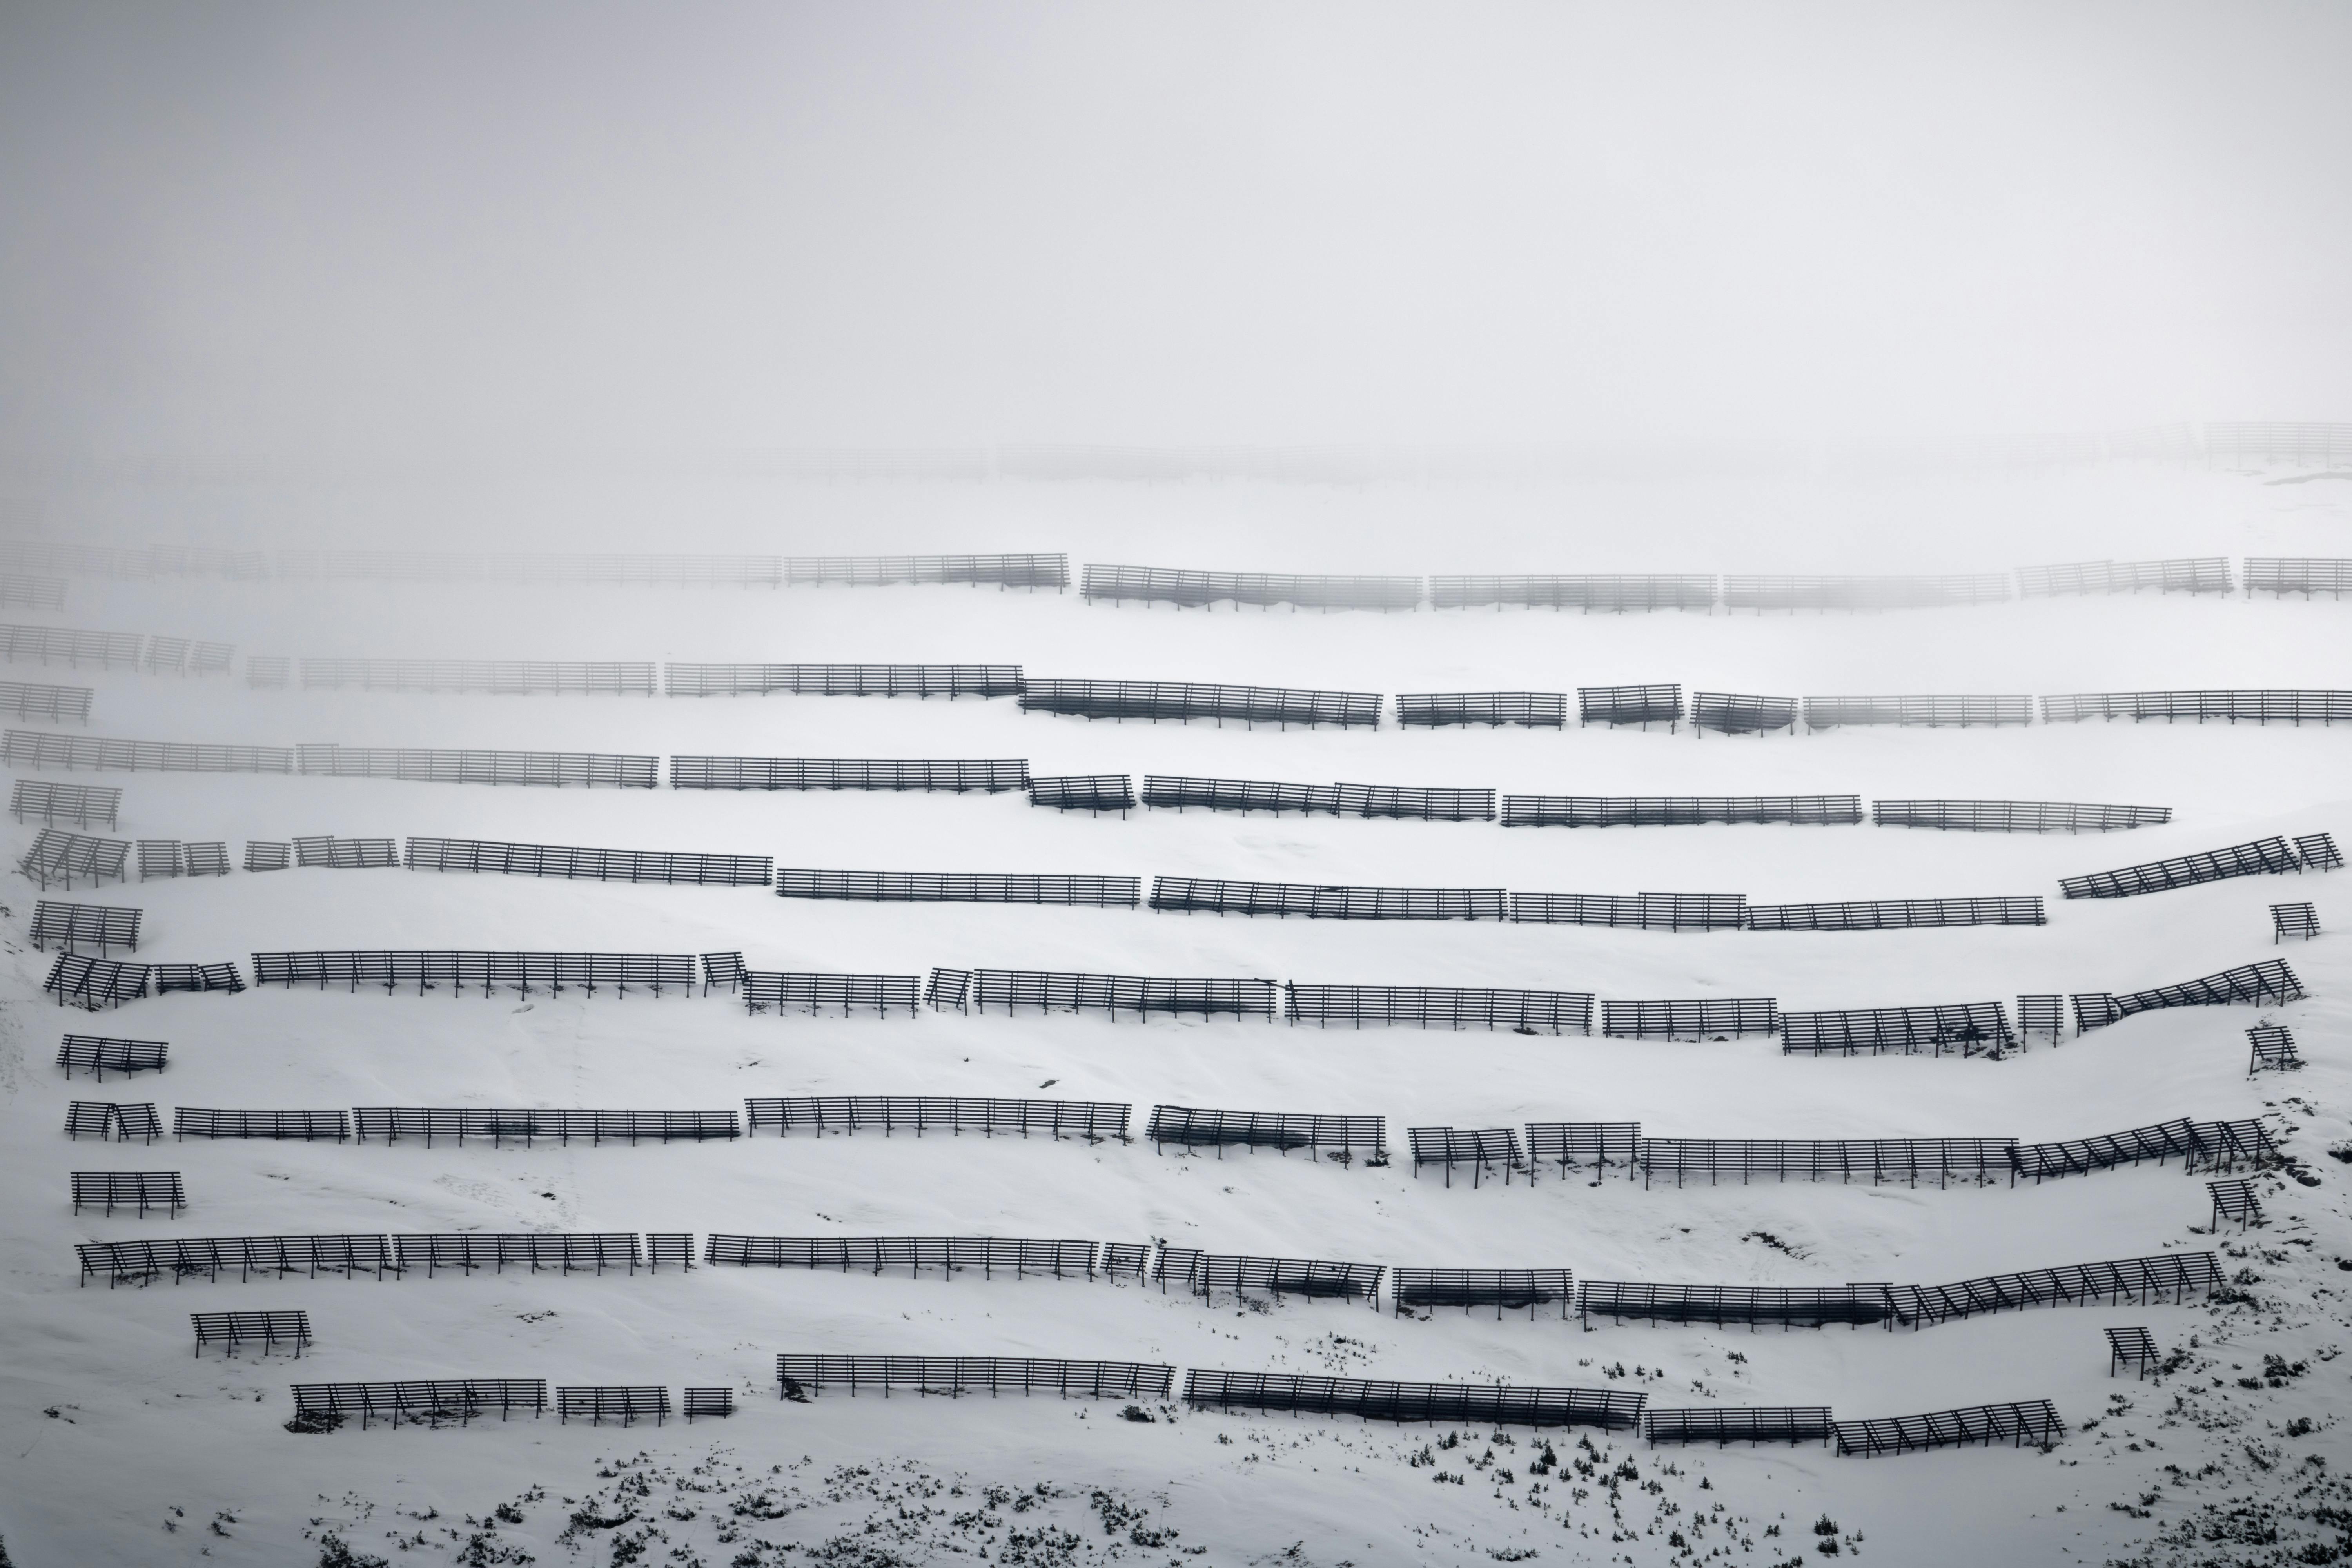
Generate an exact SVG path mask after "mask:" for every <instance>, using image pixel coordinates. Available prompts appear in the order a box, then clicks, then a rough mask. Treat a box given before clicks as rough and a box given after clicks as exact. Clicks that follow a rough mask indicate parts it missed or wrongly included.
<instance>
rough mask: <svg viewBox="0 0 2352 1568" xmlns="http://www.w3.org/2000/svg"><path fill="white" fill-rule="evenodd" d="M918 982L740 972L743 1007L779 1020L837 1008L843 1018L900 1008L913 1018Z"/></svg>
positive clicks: (901, 977)
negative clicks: (793, 1014) (771, 1013)
mask: <svg viewBox="0 0 2352 1568" xmlns="http://www.w3.org/2000/svg"><path fill="white" fill-rule="evenodd" d="M922 984H923V983H922V979H921V977H920V976H919V975H913V974H814V973H798V972H793V971H787V970H773V969H747V970H745V971H744V972H743V1005H744V1009H745V1011H747V1012H751V1013H758V1012H761V1011H764V1010H765V1009H767V1008H770V1007H772V1008H774V1009H775V1010H776V1012H777V1014H778V1015H779V1016H781V1015H782V1014H784V1013H786V1012H798V1011H801V1010H803V1009H805V1010H806V1011H808V1012H810V1013H812V1014H814V1013H820V1012H823V1011H824V1009H825V1008H827V1007H838V1008H840V1009H841V1010H842V1012H843V1014H844V1015H847V1014H850V1013H866V1012H871V1013H874V1014H877V1015H878V1016H882V1017H885V1018H887V1017H888V1016H890V1013H891V1010H892V1009H894V1008H898V1007H904V1008H905V1009H906V1010H907V1016H908V1017H909V1018H911V1017H913V1016H915V1011H916V1007H917V1005H918V1003H919V1001H920V998H921V993H922Z"/></svg>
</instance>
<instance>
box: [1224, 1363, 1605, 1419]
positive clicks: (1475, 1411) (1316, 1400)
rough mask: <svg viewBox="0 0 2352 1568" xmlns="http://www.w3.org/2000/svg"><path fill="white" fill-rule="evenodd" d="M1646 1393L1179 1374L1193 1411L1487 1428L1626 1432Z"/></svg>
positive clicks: (1284, 1375) (1246, 1374) (1248, 1374)
mask: <svg viewBox="0 0 2352 1568" xmlns="http://www.w3.org/2000/svg"><path fill="white" fill-rule="evenodd" d="M1648 1398H1649V1395H1647V1394H1627V1393H1620V1392H1618V1391H1616V1390H1614V1389H1598V1388H1549V1387H1537V1386H1533V1385H1518V1386H1514V1385H1512V1384H1503V1383H1497V1384H1469V1383H1375V1382H1371V1381H1369V1380H1366V1379H1364V1378H1357V1377H1310V1376H1302V1375H1298V1374H1295V1373H1279V1372H1211V1371H1204V1370H1202V1368H1199V1367H1194V1368H1192V1370H1190V1371H1189V1372H1187V1373H1185V1374H1184V1403H1185V1404H1187V1405H1191V1406H1192V1408H1193V1409H1195V1410H1291V1411H1305V1412H1308V1413H1311V1414H1314V1415H1358V1416H1361V1417H1362V1418H1363V1419H1365V1420H1367V1421H1418V1422H1423V1423H1426V1424H1430V1425H1434V1424H1435V1423H1437V1422H1440V1421H1445V1422H1468V1423H1471V1424H1473V1425H1477V1426H1598V1427H1600V1428H1601V1430H1603V1431H1612V1432H1614V1431H1628V1430H1631V1429H1632V1428H1633V1427H1634V1426H1636V1425H1638V1424H1639V1423H1640V1421H1641V1418H1642V1406H1643V1403H1644V1402H1645V1401H1646V1400H1647V1399H1648Z"/></svg>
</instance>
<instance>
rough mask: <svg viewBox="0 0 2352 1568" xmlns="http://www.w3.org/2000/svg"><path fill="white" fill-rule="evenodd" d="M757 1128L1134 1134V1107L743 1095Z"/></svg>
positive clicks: (1123, 1137) (941, 1097) (1095, 1137)
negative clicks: (1129, 1130) (1131, 1122)
mask: <svg viewBox="0 0 2352 1568" xmlns="http://www.w3.org/2000/svg"><path fill="white" fill-rule="evenodd" d="M743 1105H744V1108H745V1110H746V1111H747V1113H748V1114H749V1116H750V1119H751V1131H752V1133H753V1134H754V1135H755V1136H756V1135H757V1134H758V1132H759V1131H760V1129H761V1128H762V1127H772V1128H774V1129H775V1130H776V1131H777V1132H778V1133H779V1134H783V1135H789V1134H791V1133H792V1132H793V1131H795V1130H802V1129H805V1130H806V1131H813V1132H826V1131H842V1132H847V1133H852V1134H855V1133H856V1131H857V1130H858V1129H859V1128H861V1127H879V1128H880V1129H882V1131H883V1132H884V1133H885V1134H886V1135H887V1134H889V1133H891V1132H894V1131H912V1132H913V1133H914V1134H915V1135H916V1136H917V1137H920V1136H922V1135H923V1134H924V1133H925V1132H928V1131H947V1132H950V1133H951V1134H956V1135H961V1134H962V1133H965V1132H978V1133H980V1134H981V1135H982V1136H983V1137H994V1136H995V1135H996V1134H998V1133H1000V1132H1001V1133H1006V1134H1012V1133H1018V1134H1020V1135H1021V1136H1022V1137H1024V1138H1026V1137H1028V1136H1029V1135H1030V1134H1031V1133H1033V1132H1035V1133H1042V1134H1044V1135H1045V1136H1047V1137H1051V1138H1060V1137H1064V1136H1066V1135H1067V1136H1072V1137H1078V1138H1084V1139H1086V1140H1087V1142H1099V1141H1100V1140H1102V1139H1105V1138H1116V1139H1118V1140H1119V1141H1120V1142H1126V1141H1127V1136H1128V1133H1127V1119H1128V1113H1129V1107H1128V1106H1126V1105H1124V1104H1120V1103H1115V1102H1112V1101H1108V1100H987V1099H975V1098H970V1097H966V1096H962V1095H947V1094H849V1095H809V1096H803V1097H799V1098H793V1099H761V1100H745V1101H744V1102H743Z"/></svg>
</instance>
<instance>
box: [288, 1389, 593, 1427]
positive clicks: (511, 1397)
mask: <svg viewBox="0 0 2352 1568" xmlns="http://www.w3.org/2000/svg"><path fill="white" fill-rule="evenodd" d="M546 1408H547V1383H546V1381H545V1380H544V1379H542V1378H535V1377H532V1378H521V1377H488V1378H485V1377H451V1378H435V1379H432V1380H430V1381H421V1382H409V1383H298V1384H294V1415H295V1418H296V1419H297V1420H300V1419H302V1418H304V1417H306V1416H307V1417H310V1418H312V1419H316V1420H324V1421H329V1422H335V1423H340V1422H341V1421H342V1420H343V1419H344V1418H345V1417H347V1416H352V1415H356V1416H358V1417H359V1418H360V1426H361V1428H362V1430H364V1429H365V1428H366V1426H367V1425H368V1423H369V1422H370V1421H373V1420H374V1419H376V1418H377V1417H379V1416H389V1417H391V1420H392V1425H393V1427H394V1430H397V1429H398V1428H399V1426H400V1422H401V1418H402V1417H403V1416H405V1417H407V1418H408V1419H409V1420H410V1421H412V1422H416V1421H422V1422H424V1423H425V1424H426V1425H427V1426H441V1425H443V1424H444V1423H446V1422H448V1421H456V1422H457V1424H458V1425H459V1426H465V1425H466V1424H467V1423H468V1422H470V1421H472V1420H473V1419H474V1417H476V1416H477V1415H480V1416H485V1417H487V1416H488V1415H489V1414H490V1412H491V1411H493V1410H495V1411H497V1412H498V1414H499V1420H501V1421H503V1420H506V1419H507V1418H508V1417H509V1416H511V1415H514V1414H515V1413H516V1412H518V1411H520V1412H522V1413H524V1414H526V1415H533V1416H536V1415H540V1414H541V1412H543V1411H545V1410H546Z"/></svg>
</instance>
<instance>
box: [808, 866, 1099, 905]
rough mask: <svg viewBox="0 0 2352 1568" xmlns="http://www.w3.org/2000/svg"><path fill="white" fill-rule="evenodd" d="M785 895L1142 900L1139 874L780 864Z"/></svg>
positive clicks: (883, 899)
mask: <svg viewBox="0 0 2352 1568" xmlns="http://www.w3.org/2000/svg"><path fill="white" fill-rule="evenodd" d="M775 880H776V894H777V896H778V897H779V898H785V899H852V900H862V901H865V902H868V903H918V904H927V903H953V904H1086V905H1092V906H1098V907H1101V908H1106V909H1133V908H1135V907H1136V906H1137V905H1138V904H1139V903H1140V902H1141V901H1142V898H1143V879H1141V878H1139V877H1097V876H1085V875H1064V874H1061V873H1057V872H1047V871H1010V872H984V871H982V872H962V871H817V870H804V869H801V868H795V867H786V868H784V869H782V870H781V871H778V872H777V873H776V878H775Z"/></svg>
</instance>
